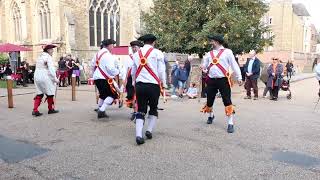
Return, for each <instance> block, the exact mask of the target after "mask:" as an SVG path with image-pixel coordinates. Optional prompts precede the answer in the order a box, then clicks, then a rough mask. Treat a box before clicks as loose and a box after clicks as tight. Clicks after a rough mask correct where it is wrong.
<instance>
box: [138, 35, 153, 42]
mask: <svg viewBox="0 0 320 180" xmlns="http://www.w3.org/2000/svg"><path fill="white" fill-rule="evenodd" d="M138 40H139V41H143V42H154V41H156V40H157V37H156V36H155V35H153V34H146V35H143V36H141V37H139V39H138Z"/></svg>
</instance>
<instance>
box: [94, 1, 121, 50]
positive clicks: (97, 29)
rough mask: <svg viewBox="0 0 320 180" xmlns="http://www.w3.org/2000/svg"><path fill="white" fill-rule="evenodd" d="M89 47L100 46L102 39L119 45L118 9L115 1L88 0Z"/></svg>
mask: <svg viewBox="0 0 320 180" xmlns="http://www.w3.org/2000/svg"><path fill="white" fill-rule="evenodd" d="M89 37H90V46H100V43H101V41H102V40H103V39H114V40H115V41H116V42H117V45H119V44H120V8H119V4H118V1H117V0H90V5H89Z"/></svg>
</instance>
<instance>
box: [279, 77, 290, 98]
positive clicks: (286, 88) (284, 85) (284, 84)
mask: <svg viewBox="0 0 320 180" xmlns="http://www.w3.org/2000/svg"><path fill="white" fill-rule="evenodd" d="M280 89H281V90H282V91H288V92H289V93H288V94H287V99H291V98H292V95H291V90H290V79H283V81H282V84H281V87H280Z"/></svg>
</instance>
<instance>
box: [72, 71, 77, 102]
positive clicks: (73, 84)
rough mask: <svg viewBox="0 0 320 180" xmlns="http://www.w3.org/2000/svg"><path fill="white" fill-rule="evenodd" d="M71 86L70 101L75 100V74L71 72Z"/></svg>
mask: <svg viewBox="0 0 320 180" xmlns="http://www.w3.org/2000/svg"><path fill="white" fill-rule="evenodd" d="M71 86H72V101H76V75H75V74H72V79H71Z"/></svg>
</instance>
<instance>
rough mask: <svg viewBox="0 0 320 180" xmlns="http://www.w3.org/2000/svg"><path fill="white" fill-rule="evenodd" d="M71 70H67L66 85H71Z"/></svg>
mask: <svg viewBox="0 0 320 180" xmlns="http://www.w3.org/2000/svg"><path fill="white" fill-rule="evenodd" d="M72 72H73V71H72V70H68V85H71V79H72Z"/></svg>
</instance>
